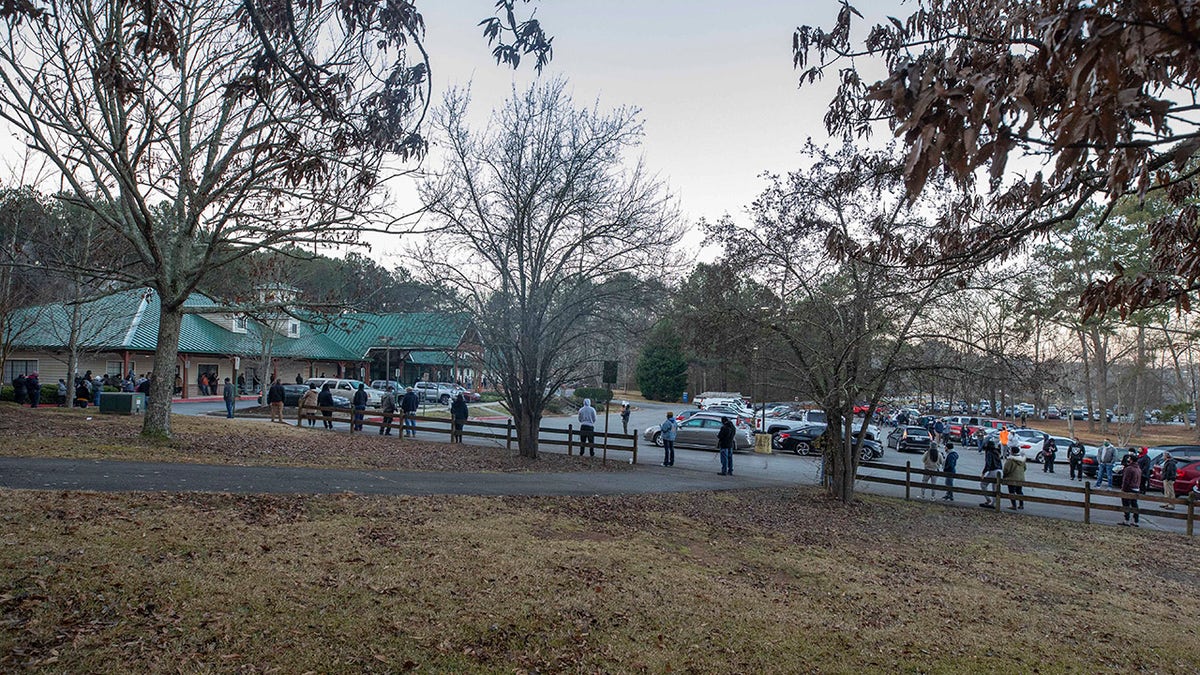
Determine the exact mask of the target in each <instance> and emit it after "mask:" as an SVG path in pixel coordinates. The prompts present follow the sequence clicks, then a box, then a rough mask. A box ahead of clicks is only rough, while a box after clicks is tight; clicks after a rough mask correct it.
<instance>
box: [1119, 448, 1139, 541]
mask: <svg viewBox="0 0 1200 675" xmlns="http://www.w3.org/2000/svg"><path fill="white" fill-rule="evenodd" d="M1141 488H1142V467H1140V466H1138V463H1137V462H1130V463H1129V465H1128V466H1126V467H1125V469H1124V470H1122V471H1121V491H1122V492H1128V493H1131V494H1132V495H1133V498H1132V499H1126V498H1125V496H1124V495H1122V497H1121V507H1122V509H1123V510H1124V511H1125V522H1124V523H1122V525H1129V516H1131V515H1132V516H1133V526H1134V527H1139V525H1138V502H1137V491H1138V490H1140V489H1141Z"/></svg>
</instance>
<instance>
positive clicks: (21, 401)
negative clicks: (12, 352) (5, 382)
mask: <svg viewBox="0 0 1200 675" xmlns="http://www.w3.org/2000/svg"><path fill="white" fill-rule="evenodd" d="M12 385H13V400H14V401H16V402H17V405H25V373H18V374H17V376H16V377H14V378H13V380H12Z"/></svg>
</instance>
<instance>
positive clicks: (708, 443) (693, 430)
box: [642, 413, 754, 451]
mask: <svg viewBox="0 0 1200 675" xmlns="http://www.w3.org/2000/svg"><path fill="white" fill-rule="evenodd" d="M720 430H721V417H720V416H718V415H706V414H704V413H699V414H696V415H693V416H692V417H689V418H688V419H686V420H684V421H682V422H680V423H679V430H678V431H677V432H676V434H675V447H677V448H700V449H702V450H713V451H716V449H717V432H719V431H720ZM642 438H644V439H646V440H647V441H650V442H652V443H654V444H655V445H659V446H661V445H662V430H661V429H659V428H658V427H656V426H655V427H650V428H648V429H646V431H645V432H644V433H643V434H642ZM734 440H735V442H736V447H735V448H734V450H753V449H754V430H753V429H751V428H750V427H749V426H748V425H744V424H743V425H741V426H740V427H738V430H737V434H736V435H735V436H734Z"/></svg>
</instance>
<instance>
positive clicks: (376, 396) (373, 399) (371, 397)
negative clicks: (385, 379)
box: [304, 377, 383, 408]
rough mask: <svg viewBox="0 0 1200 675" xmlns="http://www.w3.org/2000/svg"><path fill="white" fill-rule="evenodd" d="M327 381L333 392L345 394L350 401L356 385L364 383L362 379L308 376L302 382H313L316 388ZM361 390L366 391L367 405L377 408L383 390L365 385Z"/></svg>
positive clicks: (356, 387)
mask: <svg viewBox="0 0 1200 675" xmlns="http://www.w3.org/2000/svg"><path fill="white" fill-rule="evenodd" d="M326 382H329V383H330V384H332V385H333V393H334V394H337V395H338V396H345V397H346V398H348V399H350V400H351V401H353V400H354V392H356V391H358V385H360V384H363V385H365V384H366V383H365V382H363V381H362V380H349V379H344V378H338V377H310V378H308V379H307V380H305V381H304V384H315V385H317V389H320V388H321V387H323V386H325V383H326ZM363 391H365V392H367V407H370V408H378V407H379V404H380V401H381V400H382V399H383V392H382V391H379V390H378V389H372V388H371V387H366V388H365V389H364V390H363Z"/></svg>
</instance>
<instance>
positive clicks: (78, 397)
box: [75, 380, 92, 408]
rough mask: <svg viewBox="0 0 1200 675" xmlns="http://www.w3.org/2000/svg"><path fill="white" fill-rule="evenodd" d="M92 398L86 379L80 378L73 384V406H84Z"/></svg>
mask: <svg viewBox="0 0 1200 675" xmlns="http://www.w3.org/2000/svg"><path fill="white" fill-rule="evenodd" d="M91 400H92V390H91V389H88V385H87V380H80V381H79V384H78V385H76V386H75V407H76V408H86V407H88V402H89V401H91Z"/></svg>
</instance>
